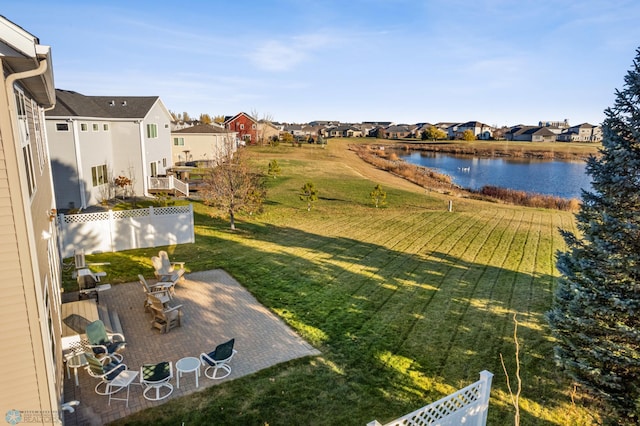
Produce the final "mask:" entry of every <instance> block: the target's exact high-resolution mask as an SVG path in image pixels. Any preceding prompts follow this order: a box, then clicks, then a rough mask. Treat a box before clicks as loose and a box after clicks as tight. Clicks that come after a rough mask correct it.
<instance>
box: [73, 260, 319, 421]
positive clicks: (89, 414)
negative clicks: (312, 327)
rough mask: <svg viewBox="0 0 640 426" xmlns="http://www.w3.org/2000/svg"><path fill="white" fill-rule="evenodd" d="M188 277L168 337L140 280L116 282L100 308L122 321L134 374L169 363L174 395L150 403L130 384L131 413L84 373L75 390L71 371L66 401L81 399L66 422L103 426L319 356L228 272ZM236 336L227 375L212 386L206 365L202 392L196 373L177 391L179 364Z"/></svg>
mask: <svg viewBox="0 0 640 426" xmlns="http://www.w3.org/2000/svg"><path fill="white" fill-rule="evenodd" d="M185 277H186V279H185V281H184V282H181V283H179V284H178V285H177V286H176V295H175V298H174V300H173V301H172V302H171V304H172V305H177V304H182V326H181V327H178V328H174V329H172V330H171V331H170V332H169V333H167V334H160V332H159V331H158V330H154V329H152V328H151V319H152V318H151V314H149V313H146V312H145V311H144V307H143V302H144V293H143V290H142V286H141V285H140V284H139V283H137V282H136V283H127V284H119V285H114V286H112V288H111V289H110V290H108V291H104V292H101V294H100V305H106V306H107V307H108V308H109V309H110V310H111V309H113V310H115V311H116V312H117V313H118V315H119V316H120V321H121V323H122V328H123V330H124V334H125V338H126V341H127V348H126V349H125V350H124V351H123V352H122V354H123V356H124V363H125V364H126V365H127V366H128V367H129V369H130V370H137V371H140V366H141V365H142V364H143V363H157V362H161V361H172V362H173V366H174V378H173V379H172V381H171V383H172V384H173V386H174V391H173V394H172V395H171V396H170V397H169V398H167V399H165V400H163V401H159V402H152V401H147V400H146V399H144V398H143V396H142V390H143V388H142V387H141V386H140V385H132V386H131V388H130V395H129V407H128V408H127V407H126V403H125V402H124V401H112V402H111V405H110V406H109V405H108V397H107V396H100V395H97V394H96V393H95V392H94V387H95V385H96V384H97V383H98V380H97V379H94V378H92V377H91V376H89V374H88V373H87V372H86V371H85V370H84V369H79V370H78V377H79V383H80V386H75V382H74V376H73V372H72V373H71V379H67V378H66V376H65V386H64V388H65V389H64V394H65V400H66V401H71V400H78V401H80V405H79V406H78V407H77V409H76V411H75V413H65V418H64V419H65V424H68V425H74V424H76V425H94V424H95V425H102V424H105V423H108V422H111V421H113V420H116V419H119V418H122V417H125V416H128V415H129V414H132V413H134V412H136V411H139V410H142V409H145V408H148V407H153V406H157V405H159V404H161V403H163V402H166V401H168V400H170V399H173V398H177V397H180V396H184V395H187V394H189V393H192V392H194V391H196V390H202V389H205V388H206V387H209V386H213V385H216V384H219V383H222V382H224V381H226V380H233V379H236V378H238V377H241V376H245V375H247V374H251V373H255V372H257V371H259V370H262V369H264V368H267V367H271V366H273V365H275V364H278V363H281V362H285V361H289V360H292V359H295V358H300V357H304V356H309V355H319V354H320V352H319V351H318V350H316V349H315V348H313V347H312V346H311V345H309V344H308V343H306V342H305V341H304V340H302V338H300V336H298V335H297V334H296V333H294V332H293V331H292V330H291V329H290V328H289V327H288V326H287V325H286V324H285V323H284V322H283V321H281V320H280V319H279V318H278V317H276V316H275V315H274V314H272V313H271V312H270V311H269V310H267V309H266V308H265V307H264V306H262V305H261V304H260V303H258V301H257V300H256V299H255V298H254V297H253V296H252V295H251V294H250V293H249V292H248V291H247V290H245V289H244V288H243V287H242V286H241V285H240V284H239V283H238V282H237V281H236V280H235V279H233V278H232V277H231V276H230V275H229V274H227V273H226V272H224V271H222V270H213V271H204V272H196V273H193V274H188V275H186V276H185ZM106 281H107V282H108V280H106ZM231 338H235V339H236V342H235V349H236V350H237V351H238V353H237V354H236V355H235V357H234V358H233V360H232V361H231V364H230V365H231V367H232V372H231V375H230V376H229V377H227V378H226V379H223V380H215V381H214V380H211V379H209V378H207V377H205V376H204V374H202V373H203V371H204V369H203V368H202V369H201V375H200V379H199V388H198V389H196V384H195V373H185V374H183V375H182V377H181V379H180V388H179V389H178V388H177V386H176V375H177V373H176V370H175V363H176V361H178V360H179V359H180V358H183V357H186V356H193V357H198V356H199V355H200V353H202V352H210V351H212V350H213V349H214V348H215V346H216V345H217V344H219V343H223V342H225V341H227V340H229V339H231ZM135 383H138V381H136V382H135ZM125 393H126V391H121V393H119V394H118V395H117V396H126V395H125Z"/></svg>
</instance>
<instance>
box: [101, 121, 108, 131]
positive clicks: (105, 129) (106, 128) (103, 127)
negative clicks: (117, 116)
mask: <svg viewBox="0 0 640 426" xmlns="http://www.w3.org/2000/svg"><path fill="white" fill-rule="evenodd" d="M102 130H104V131H105V132H108V131H109V125H108V124H106V123H105V124H103V125H102Z"/></svg>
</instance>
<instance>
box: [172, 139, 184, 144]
mask: <svg viewBox="0 0 640 426" xmlns="http://www.w3.org/2000/svg"><path fill="white" fill-rule="evenodd" d="M173 145H174V146H184V138H173Z"/></svg>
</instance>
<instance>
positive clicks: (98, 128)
mask: <svg viewBox="0 0 640 426" xmlns="http://www.w3.org/2000/svg"><path fill="white" fill-rule="evenodd" d="M98 130H100V126H98V123H93V131H94V132H97V131H98Z"/></svg>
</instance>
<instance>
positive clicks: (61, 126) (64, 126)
mask: <svg viewBox="0 0 640 426" xmlns="http://www.w3.org/2000/svg"><path fill="white" fill-rule="evenodd" d="M56 131H58V132H68V131H69V123H56Z"/></svg>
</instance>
